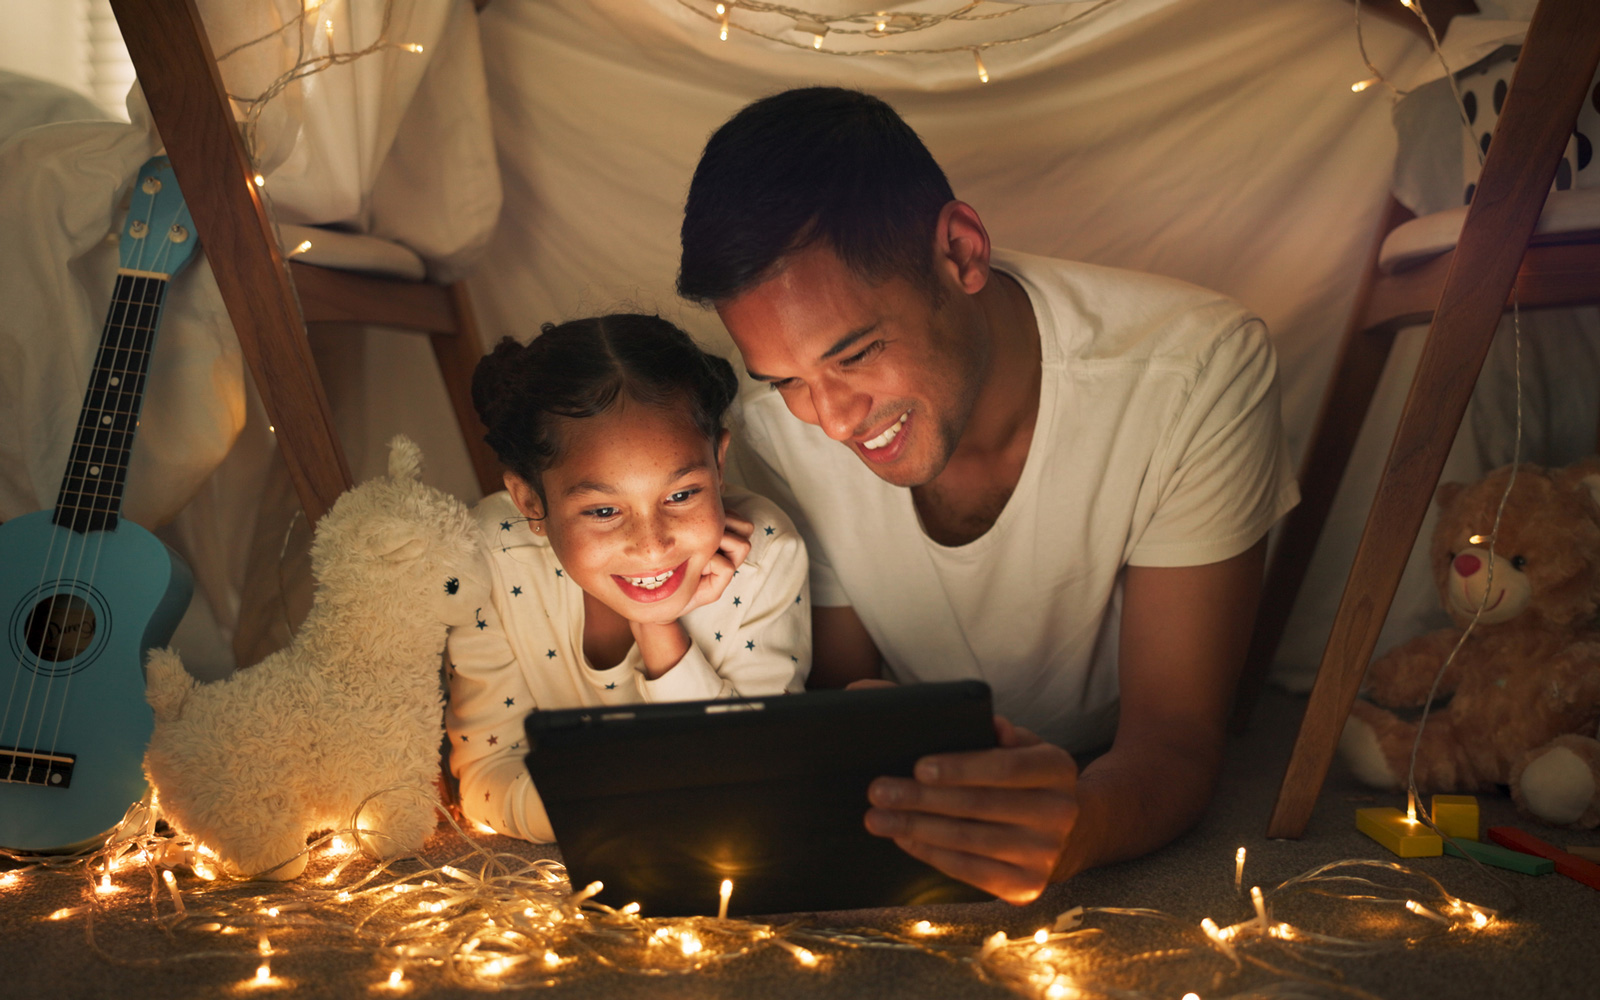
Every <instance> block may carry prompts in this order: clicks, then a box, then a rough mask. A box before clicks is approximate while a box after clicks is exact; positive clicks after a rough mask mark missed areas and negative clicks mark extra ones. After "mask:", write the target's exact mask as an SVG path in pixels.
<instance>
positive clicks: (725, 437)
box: [717, 427, 733, 493]
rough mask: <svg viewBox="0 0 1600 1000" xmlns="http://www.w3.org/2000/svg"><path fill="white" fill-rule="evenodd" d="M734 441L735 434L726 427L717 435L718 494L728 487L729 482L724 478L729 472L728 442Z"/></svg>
mask: <svg viewBox="0 0 1600 1000" xmlns="http://www.w3.org/2000/svg"><path fill="white" fill-rule="evenodd" d="M732 440H733V434H732V433H731V432H730V431H729V430H728V429H727V428H726V427H724V428H723V429H722V431H721V432H720V433H718V434H717V492H718V493H721V492H722V491H723V489H725V488H726V487H727V485H728V481H727V480H726V479H725V478H723V473H724V472H725V471H726V470H727V467H728V466H727V459H728V442H729V441H732Z"/></svg>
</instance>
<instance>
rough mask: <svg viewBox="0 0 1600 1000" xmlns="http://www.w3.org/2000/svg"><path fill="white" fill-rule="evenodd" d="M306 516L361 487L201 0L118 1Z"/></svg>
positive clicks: (132, 52)
mask: <svg viewBox="0 0 1600 1000" xmlns="http://www.w3.org/2000/svg"><path fill="white" fill-rule="evenodd" d="M111 7H112V10H113V11H114V12H115V14H116V17H117V26H118V27H119V28H120V29H121V30H122V36H123V39H124V40H125V41H126V42H127V45H128V55H129V56H130V57H131V58H132V60H133V65H134V69H135V71H136V72H137V73H138V75H139V83H140V86H141V87H142V88H143V89H144V96H145V100H146V102H148V104H149V105H150V114H151V117H152V118H153V119H154V121H155V124H156V129H157V130H158V131H159V132H160V133H161V141H162V142H163V143H164V144H165V145H166V148H167V156H168V157H169V158H170V159H171V160H172V169H173V171H174V172H175V173H176V174H177V177H178V183H179V184H180V185H181V186H182V187H183V196H184V200H185V202H186V203H187V204H188V206H189V211H190V214H192V215H193V217H194V223H195V228H196V229H198V230H199V235H200V243H201V249H202V250H203V251H204V252H205V255H206V260H207V261H208V262H209V263H210V264H211V272H212V274H214V275H215V276H216V280H217V289H218V291H220V292H221V293H222V301H223V304H224V305H225V306H226V307H227V309H228V318H229V319H231V320H232V321H233V328H234V331H235V332H236V333H237V334H238V337H239V347H240V350H241V351H242V352H243V354H244V358H245V361H246V363H247V364H249V366H250V371H251V374H252V375H253V376H254V377H255V383H256V389H257V390H258V391H259V392H260V394H261V402H262V404H263V405H264V406H265V408H266V411H267V416H268V418H269V419H271V421H272V423H273V426H274V428H275V429H276V432H277V438H278V448H279V450H280V451H281V452H282V453H283V457H284V460H285V461H286V462H287V463H288V466H289V475H290V476H291V478H292V479H293V480H294V486H295V490H296V492H297V493H298V494H299V496H300V502H301V504H302V506H304V507H305V511H306V517H307V518H309V519H310V520H312V521H315V520H316V519H317V518H319V517H321V516H322V515H323V514H324V513H325V512H326V511H327V509H328V508H329V507H331V506H332V505H333V502H334V500H336V499H338V497H339V494H340V493H343V492H344V491H345V490H346V489H348V488H349V486H350V467H349V465H348V464H347V463H346V461H345V457H344V452H343V450H342V449H341V448H340V447H339V439H338V435H337V434H336V433H335V431H334V428H333V413H332V411H331V409H330V408H329V406H328V399H327V396H326V394H325V393H324V392H323V391H322V380H321V379H320V378H319V377H318V375H317V369H316V363H315V362H314V361H313V360H312V357H311V349H310V347H309V345H308V344H307V342H306V328H305V324H304V323H303V322H302V321H301V318H300V304H299V302H298V300H297V299H296V298H295V292H294V288H293V286H292V285H291V284H290V280H289V274H288V271H287V270H286V269H285V267H284V263H283V257H282V255H281V254H280V253H279V251H278V241H277V238H276V237H275V236H274V235H273V231H272V226H271V223H270V222H269V221H268V220H267V215H266V211H265V209H264V207H263V206H262V204H261V194H260V192H259V191H258V190H257V189H256V186H255V185H254V184H253V183H251V177H252V176H253V175H254V173H255V170H254V168H253V167H252V166H251V165H250V157H249V155H248V154H247V153H246V151H245V148H244V141H243V140H242V139H241V138H240V136H239V129H238V127H237V126H236V125H235V124H234V121H233V112H232V109H231V105H230V104H229V101H228V97H227V95H226V93H225V92H224V91H223V87H222V77H221V74H220V73H218V71H217V62H216V58H215V57H214V56H213V55H212V52H211V42H210V40H209V39H208V38H207V37H206V33H205V27H204V25H203V24H202V23H201V21H200V13H199V11H198V10H197V9H196V7H195V2H194V0H112V3H111Z"/></svg>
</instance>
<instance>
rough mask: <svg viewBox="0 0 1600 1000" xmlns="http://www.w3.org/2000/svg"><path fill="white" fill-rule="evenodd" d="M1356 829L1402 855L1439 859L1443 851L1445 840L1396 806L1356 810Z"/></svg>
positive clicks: (1405, 856) (1403, 856) (1404, 856)
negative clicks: (1407, 817)
mask: <svg viewBox="0 0 1600 1000" xmlns="http://www.w3.org/2000/svg"><path fill="white" fill-rule="evenodd" d="M1356 829H1357V830H1360V831H1361V832H1362V833H1364V834H1366V835H1367V836H1369V837H1371V838H1372V839H1373V840H1376V841H1377V842H1378V843H1380V844H1382V845H1383V846H1384V847H1387V848H1388V849H1389V850H1391V851H1393V852H1394V853H1395V854H1397V855H1399V856H1400V857H1402V858H1436V857H1438V856H1439V855H1441V854H1443V853H1444V840H1443V839H1442V838H1441V837H1440V836H1439V835H1438V834H1437V833H1434V832H1433V831H1432V830H1430V829H1428V828H1427V827H1426V826H1424V825H1423V824H1422V822H1421V821H1420V820H1409V819H1406V814H1405V813H1403V812H1401V811H1400V810H1398V809H1396V808H1394V807H1393V806H1382V807H1375V808H1371V809H1357V810H1356Z"/></svg>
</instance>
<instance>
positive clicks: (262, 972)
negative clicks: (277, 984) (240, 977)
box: [256, 962, 272, 983]
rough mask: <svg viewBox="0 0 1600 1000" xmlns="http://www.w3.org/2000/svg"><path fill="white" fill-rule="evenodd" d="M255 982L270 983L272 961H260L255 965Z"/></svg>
mask: <svg viewBox="0 0 1600 1000" xmlns="http://www.w3.org/2000/svg"><path fill="white" fill-rule="evenodd" d="M256 982H257V983H270V982H272V963H270V962H262V963H261V964H260V965H258V966H256Z"/></svg>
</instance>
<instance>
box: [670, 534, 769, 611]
mask: <svg viewBox="0 0 1600 1000" xmlns="http://www.w3.org/2000/svg"><path fill="white" fill-rule="evenodd" d="M725 516H726V518H727V521H726V524H725V526H724V527H723V529H722V542H721V544H719V545H718V546H717V551H716V552H714V553H712V555H711V561H710V562H708V563H706V566H705V569H703V570H701V571H700V580H699V582H698V583H697V584H696V585H695V590H694V595H693V596H691V597H690V598H689V603H688V604H685V605H684V606H683V612H682V613H683V614H688V613H689V612H691V611H693V610H694V609H695V608H703V607H705V606H706V605H707V604H715V603H716V601H717V599H718V598H720V597H721V596H722V592H723V591H725V590H727V589H728V583H729V582H730V581H731V580H732V579H733V571H734V570H736V569H738V568H739V567H740V566H743V565H744V561H745V559H746V558H748V557H749V555H750V536H751V535H753V534H755V530H756V526H755V524H754V523H753V522H750V521H746V520H745V519H744V518H742V517H740V516H739V515H738V514H735V513H734V512H733V511H731V510H730V511H727V512H726V513H725Z"/></svg>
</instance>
